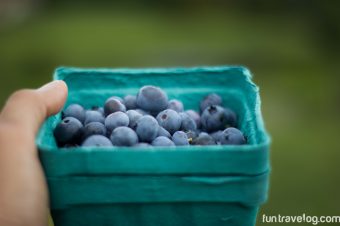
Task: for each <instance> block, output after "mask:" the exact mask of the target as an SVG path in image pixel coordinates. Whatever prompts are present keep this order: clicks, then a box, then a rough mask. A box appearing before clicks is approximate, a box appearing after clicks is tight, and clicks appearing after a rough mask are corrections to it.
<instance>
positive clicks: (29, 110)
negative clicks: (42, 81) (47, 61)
mask: <svg viewBox="0 0 340 226" xmlns="http://www.w3.org/2000/svg"><path fill="white" fill-rule="evenodd" d="M66 97H67V86H66V84H65V82H63V81H53V82H50V83H48V84H46V85H44V86H42V87H41V88H39V89H37V90H28V89H27V90H19V91H17V92H15V93H14V94H12V95H11V96H10V97H9V99H8V101H7V103H6V104H5V107H4V108H3V110H2V112H1V114H0V125H1V124H7V125H8V124H10V125H13V126H18V127H19V128H20V129H22V130H25V131H27V132H32V133H33V134H35V133H36V132H37V131H38V130H39V128H40V125H41V124H42V122H43V121H44V120H45V119H46V117H48V116H50V115H52V114H55V113H57V112H58V111H60V109H61V108H62V107H63V105H64V103H65V101H66Z"/></svg>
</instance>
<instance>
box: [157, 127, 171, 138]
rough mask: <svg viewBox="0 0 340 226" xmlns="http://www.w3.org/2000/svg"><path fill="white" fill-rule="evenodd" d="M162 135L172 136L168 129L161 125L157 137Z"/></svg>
mask: <svg viewBox="0 0 340 226" xmlns="http://www.w3.org/2000/svg"><path fill="white" fill-rule="evenodd" d="M161 136H162V137H167V138H171V134H170V133H169V132H168V131H167V130H166V129H164V128H163V127H161V126H159V128H158V134H157V137H161Z"/></svg>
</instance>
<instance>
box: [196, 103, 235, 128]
mask: <svg viewBox="0 0 340 226" xmlns="http://www.w3.org/2000/svg"><path fill="white" fill-rule="evenodd" d="M234 123H236V119H235V114H234V113H233V112H232V111H231V110H229V109H225V108H223V107H221V106H217V105H212V106H209V107H207V108H206V109H205V110H204V111H203V113H202V115H201V124H202V129H203V130H204V131H206V132H214V131H217V130H223V129H225V128H226V127H228V126H230V125H234Z"/></svg>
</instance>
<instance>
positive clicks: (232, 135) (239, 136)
mask: <svg viewBox="0 0 340 226" xmlns="http://www.w3.org/2000/svg"><path fill="white" fill-rule="evenodd" d="M220 142H221V144H233V145H241V144H245V143H246V139H245V137H244V135H243V133H242V132H241V131H240V130H238V129H236V128H234V127H229V128H227V129H225V130H224V131H223V132H222V134H221V135H220Z"/></svg>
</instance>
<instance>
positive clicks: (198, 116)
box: [185, 110, 201, 128]
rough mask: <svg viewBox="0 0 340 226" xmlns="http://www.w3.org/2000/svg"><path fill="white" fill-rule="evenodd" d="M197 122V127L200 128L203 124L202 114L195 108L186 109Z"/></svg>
mask: <svg viewBox="0 0 340 226" xmlns="http://www.w3.org/2000/svg"><path fill="white" fill-rule="evenodd" d="M185 113H187V114H188V115H189V116H190V117H191V118H192V119H193V120H194V121H195V122H196V127H197V128H199V127H200V126H201V116H200V115H199V114H198V113H197V112H196V111H194V110H187V111H185Z"/></svg>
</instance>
